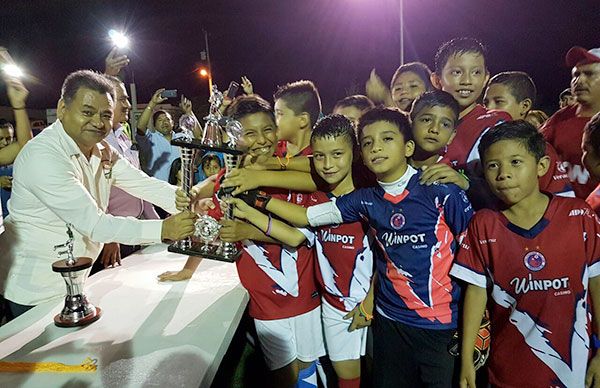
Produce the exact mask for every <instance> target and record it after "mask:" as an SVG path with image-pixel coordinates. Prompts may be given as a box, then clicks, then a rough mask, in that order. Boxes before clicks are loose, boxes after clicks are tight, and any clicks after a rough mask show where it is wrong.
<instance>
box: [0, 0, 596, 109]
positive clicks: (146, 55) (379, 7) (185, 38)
mask: <svg viewBox="0 0 600 388" xmlns="http://www.w3.org/2000/svg"><path fill="white" fill-rule="evenodd" d="M398 10H399V7H398V1H397V0H275V1H263V0H245V1H238V0H235V1H232V0H212V1H175V0H174V1H148V0H137V1H128V0H120V1H107V0H104V1H89V0H79V1H73V0H72V1H57V0H53V1H49V0H44V1H40V0H38V1H18V0H4V1H3V4H2V7H0V20H1V22H0V45H3V46H6V47H7V48H8V49H9V51H10V52H11V54H12V55H13V57H14V58H15V60H16V61H18V62H19V63H20V64H22V65H23V66H24V67H25V68H26V70H27V72H28V73H30V74H32V75H33V76H34V77H36V78H37V81H36V82H35V83H33V82H28V87H29V89H30V91H31V94H30V99H29V101H30V102H29V105H30V106H31V107H35V108H48V107H54V106H55V105H56V101H57V100H58V97H59V89H60V85H61V83H62V81H63V79H64V77H65V76H66V75H67V74H68V73H69V72H71V71H73V70H77V69H82V68H92V69H99V70H103V69H104V57H105V56H106V55H107V54H108V52H109V51H110V48H111V47H110V43H109V41H108V39H107V31H108V30H109V29H110V28H116V29H124V30H126V31H127V32H128V34H129V35H130V36H131V38H132V40H133V42H132V44H133V47H132V48H131V49H130V50H129V53H128V54H129V56H130V58H131V64H130V66H129V68H130V69H129V70H128V73H127V77H131V70H133V72H134V75H135V81H136V85H137V88H138V96H139V97H138V99H139V102H147V101H148V99H149V98H150V97H151V94H152V92H153V91H154V90H155V89H157V88H159V87H166V88H167V89H179V91H180V92H183V93H184V94H186V95H187V96H190V97H192V100H193V101H197V102H198V104H197V105H196V108H197V109H195V110H201V109H202V108H201V107H200V102H204V101H205V99H206V98H207V91H208V87H207V84H206V81H205V80H204V79H201V78H199V76H197V75H196V74H195V73H194V69H195V68H197V66H198V65H199V64H200V51H202V50H203V49H204V36H203V33H202V31H203V30H204V29H206V30H207V31H208V32H209V44H210V55H211V60H212V66H213V77H214V80H215V82H216V83H217V84H218V85H219V88H220V89H222V90H223V89H225V88H226V87H227V85H228V84H229V81H230V80H232V79H237V80H238V82H239V78H240V76H242V75H247V76H248V77H249V78H250V79H251V80H252V81H253V83H254V90H255V92H256V93H259V94H261V95H262V96H263V97H265V98H267V99H269V100H270V99H271V96H272V93H273V91H274V89H275V88H276V86H277V85H281V84H284V83H286V82H290V81H295V80H298V79H310V80H313V81H314V82H315V83H316V84H317V86H318V88H319V90H320V92H321V97H322V99H323V105H324V108H325V110H326V112H329V110H330V109H331V107H332V106H333V104H334V103H335V101H336V100H337V99H339V98H342V97H344V96H346V95H347V94H348V93H355V92H361V93H363V92H364V82H365V81H366V79H367V78H368V76H369V72H370V70H371V68H373V67H375V68H377V71H378V72H379V73H380V74H381V75H382V77H383V78H384V80H385V81H386V82H388V81H389V79H390V77H391V75H392V74H393V72H394V70H395V69H396V67H397V66H398V64H399V58H400V54H399V52H400V38H399V29H400V27H399V11H398ZM404 20H405V47H406V49H405V60H406V61H407V62H408V61H414V60H419V61H422V62H425V63H426V64H428V65H429V66H430V67H433V57H434V54H435V51H436V49H437V47H438V46H439V45H440V44H441V43H442V42H444V41H446V40H449V39H451V38H453V37H457V36H472V37H476V38H478V39H480V40H482V41H483V43H484V44H486V45H487V47H488V49H489V52H490V55H489V58H488V67H489V70H490V72H491V73H492V74H495V73H497V72H500V71H505V70H522V71H526V72H528V73H529V74H530V75H531V76H532V77H533V79H534V81H535V82H536V85H537V87H538V100H539V103H538V104H537V106H538V107H542V108H544V109H545V110H547V111H548V112H549V113H551V112H552V111H553V110H555V109H556V108H557V99H558V93H559V92H560V91H561V90H562V89H564V88H565V87H567V86H568V83H569V80H570V75H569V74H570V70H569V69H567V68H566V67H565V66H564V64H563V59H564V54H565V53H566V51H567V50H568V49H569V48H570V47H571V46H573V45H580V46H583V47H585V48H588V49H589V48H593V47H599V46H600V28H599V26H600V1H597V0H596V1H576V0H573V1H550V0H535V1H527V0H496V1H488V0H404ZM0 93H1V95H0V105H6V104H7V101H6V97H5V92H4V89H3V87H2V89H1V90H0Z"/></svg>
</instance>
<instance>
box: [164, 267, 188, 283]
mask: <svg viewBox="0 0 600 388" xmlns="http://www.w3.org/2000/svg"><path fill="white" fill-rule="evenodd" d="M193 274H194V271H192V270H189V269H187V268H184V269H182V270H181V271H167V272H164V273H161V274H160V275H158V281H159V282H180V281H182V280H188V279H191V278H192V275H193Z"/></svg>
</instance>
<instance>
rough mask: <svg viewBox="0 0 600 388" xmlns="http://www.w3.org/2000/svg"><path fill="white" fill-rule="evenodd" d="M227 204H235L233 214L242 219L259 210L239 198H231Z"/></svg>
mask: <svg viewBox="0 0 600 388" xmlns="http://www.w3.org/2000/svg"><path fill="white" fill-rule="evenodd" d="M227 204H228V205H229V206H233V216H234V217H235V218H239V219H241V220H247V219H249V218H250V217H251V215H252V214H255V213H254V212H256V211H257V210H256V209H254V208H253V207H250V206H248V204H247V203H246V202H244V201H242V200H241V199H239V198H230V199H228V200H227Z"/></svg>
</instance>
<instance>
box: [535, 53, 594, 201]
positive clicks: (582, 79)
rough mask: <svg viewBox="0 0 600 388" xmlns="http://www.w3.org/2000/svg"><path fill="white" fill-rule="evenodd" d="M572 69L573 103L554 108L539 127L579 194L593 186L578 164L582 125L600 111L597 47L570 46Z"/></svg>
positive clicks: (591, 188)
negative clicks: (574, 101) (558, 108)
mask: <svg viewBox="0 0 600 388" xmlns="http://www.w3.org/2000/svg"><path fill="white" fill-rule="evenodd" d="M565 61H566V64H567V66H568V67H570V68H572V70H571V90H572V91H573V94H574V95H575V99H576V103H575V104H574V105H570V106H567V107H565V108H563V109H561V110H559V111H558V112H556V113H555V114H554V115H552V117H550V119H549V120H548V121H547V122H546V124H544V126H543V127H542V128H540V131H541V132H542V134H543V135H544V137H545V138H546V141H548V143H550V144H552V146H553V147H554V148H555V149H556V151H557V152H558V155H559V157H560V159H562V160H564V167H565V168H566V169H567V173H568V175H569V180H570V181H571V185H572V186H573V189H574V191H575V195H576V196H577V197H578V198H582V199H585V198H586V197H587V196H588V195H589V194H590V193H591V192H592V190H593V189H594V185H593V183H592V182H591V181H590V174H589V172H588V171H587V170H586V169H585V167H584V166H582V164H581V156H582V151H581V138H582V135H583V127H584V126H585V124H586V123H587V122H588V121H589V120H590V117H592V116H593V115H594V114H596V113H598V112H600V48H595V49H592V50H589V51H587V50H585V49H584V48H582V47H573V48H571V49H570V50H569V51H568V52H567V55H566V58H565Z"/></svg>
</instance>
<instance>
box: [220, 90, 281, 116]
mask: <svg viewBox="0 0 600 388" xmlns="http://www.w3.org/2000/svg"><path fill="white" fill-rule="evenodd" d="M254 113H266V114H267V115H268V116H269V117H270V118H271V120H273V122H275V115H274V114H273V109H272V108H271V104H269V103H268V102H267V101H266V100H265V99H263V98H262V97H260V96H259V95H257V94H253V95H250V96H238V97H236V99H235V100H233V102H232V103H231V105H230V106H229V109H228V114H229V115H230V116H231V118H232V119H234V120H239V119H241V118H242V117H244V116H248V115H251V114H254Z"/></svg>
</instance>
